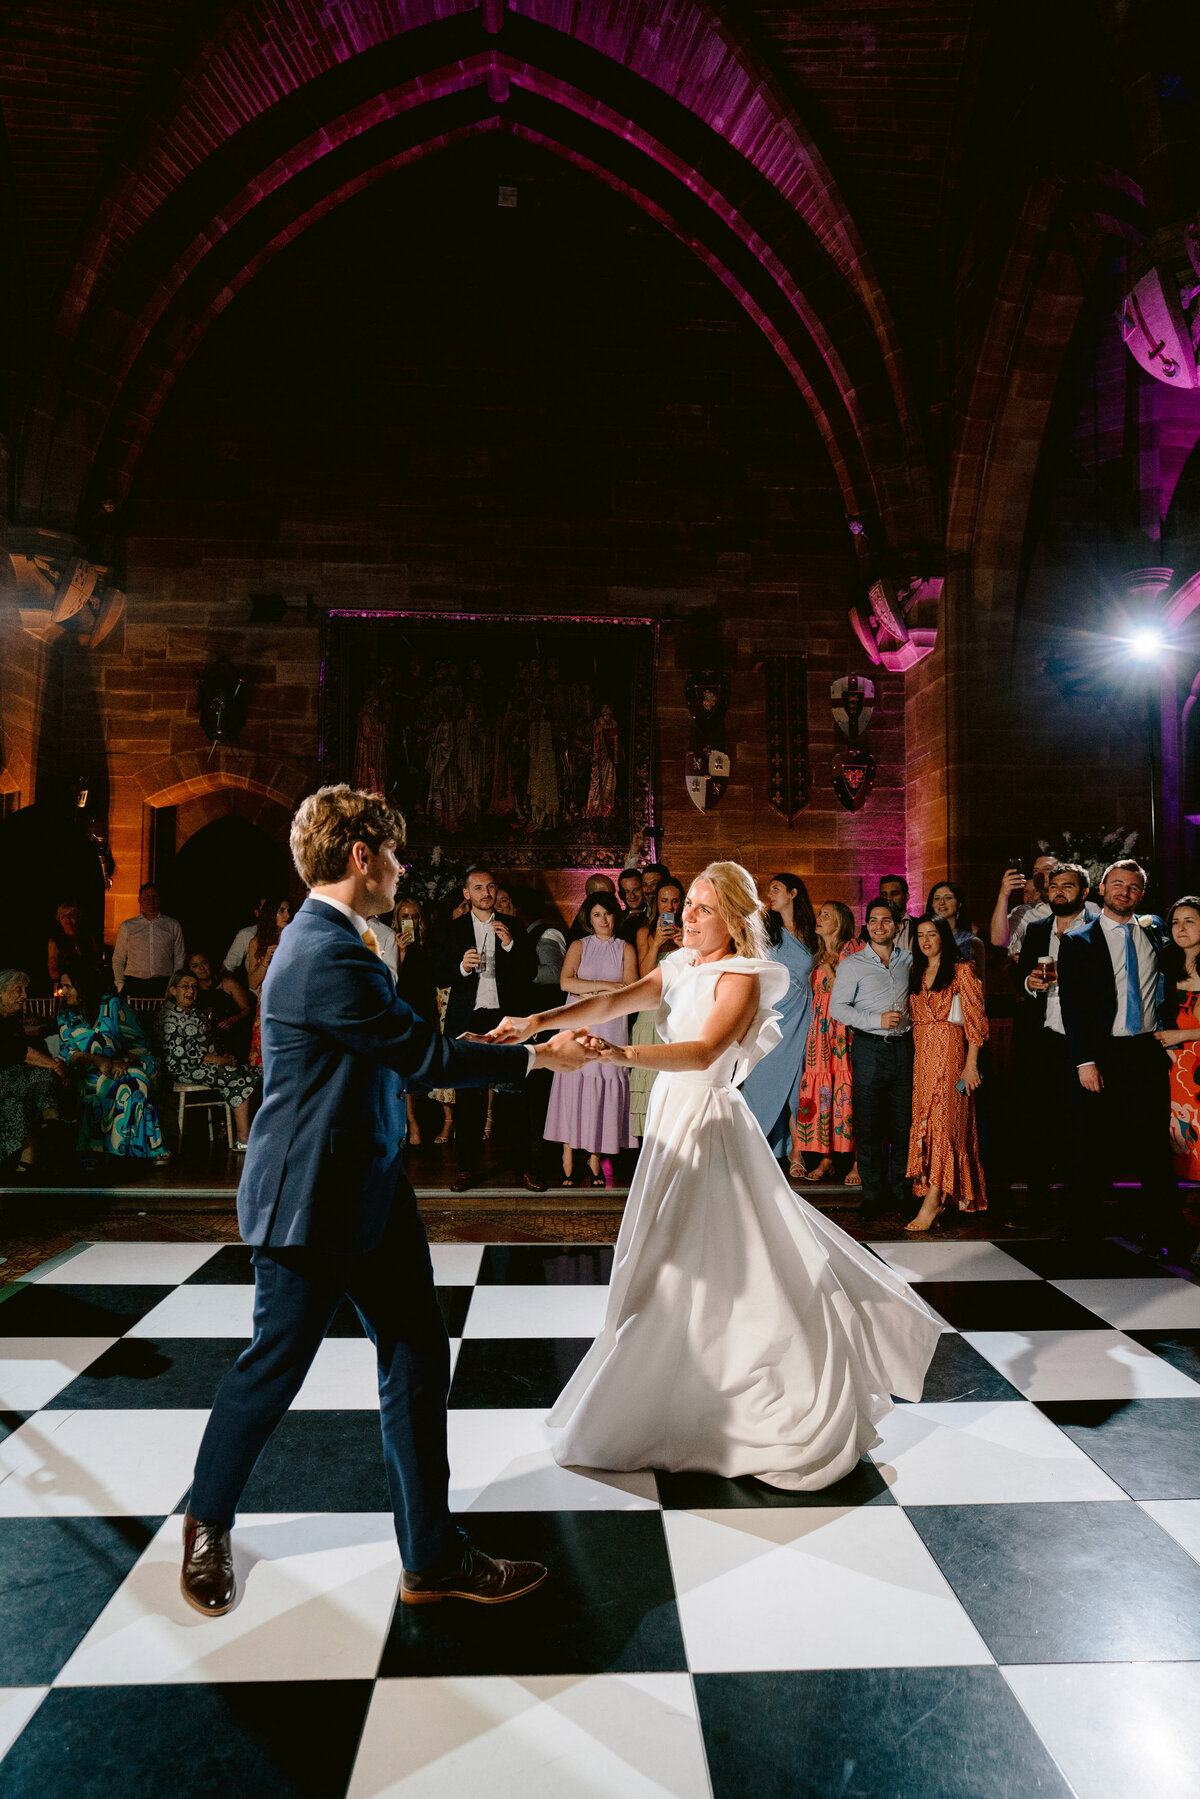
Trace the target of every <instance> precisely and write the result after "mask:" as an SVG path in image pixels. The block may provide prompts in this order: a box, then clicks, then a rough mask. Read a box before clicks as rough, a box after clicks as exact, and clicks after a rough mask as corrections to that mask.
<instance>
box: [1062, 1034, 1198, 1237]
mask: <svg viewBox="0 0 1200 1799" xmlns="http://www.w3.org/2000/svg"><path fill="white" fill-rule="evenodd" d="M1097 1067H1098V1068H1099V1070H1100V1078H1101V1080H1102V1081H1103V1082H1104V1087H1103V1090H1102V1091H1101V1092H1100V1093H1089V1092H1088V1090H1087V1089H1086V1087H1084V1086H1083V1085H1082V1084H1081V1083H1080V1080H1079V1076H1078V1071H1075V1073H1074V1080H1073V1082H1070V1083H1069V1091H1070V1095H1071V1102H1070V1110H1069V1113H1068V1118H1069V1123H1070V1133H1071V1179H1070V1188H1071V1196H1070V1207H1071V1216H1070V1222H1071V1224H1072V1226H1073V1227H1074V1228H1075V1229H1077V1230H1085V1229H1095V1228H1098V1224H1099V1221H1100V1216H1101V1215H1100V1211H1099V1206H1100V1202H1101V1201H1102V1200H1103V1199H1104V1198H1106V1197H1107V1196H1108V1194H1109V1192H1110V1191H1111V1188H1112V1183H1113V1180H1114V1179H1115V1178H1124V1179H1126V1180H1128V1179H1129V1178H1130V1177H1131V1176H1135V1177H1136V1178H1137V1180H1138V1181H1139V1182H1140V1188H1141V1194H1140V1202H1135V1201H1134V1199H1133V1198H1132V1196H1130V1195H1129V1194H1128V1193H1125V1194H1123V1195H1122V1200H1123V1204H1122V1212H1123V1215H1124V1217H1123V1222H1124V1223H1125V1225H1126V1226H1127V1228H1129V1229H1130V1230H1131V1231H1134V1232H1136V1233H1138V1234H1139V1235H1140V1234H1142V1233H1145V1232H1150V1233H1151V1234H1152V1235H1155V1236H1160V1235H1161V1240H1162V1241H1163V1242H1166V1241H1167V1240H1168V1239H1169V1238H1170V1237H1171V1236H1172V1235H1173V1234H1177V1233H1178V1231H1179V1228H1180V1223H1181V1217H1180V1209H1179V1183H1178V1180H1177V1178H1176V1174H1175V1164H1174V1160H1173V1158H1172V1154H1171V1084H1170V1083H1171V1063H1170V1058H1169V1056H1168V1055H1167V1052H1166V1050H1165V1049H1164V1048H1163V1047H1162V1045H1161V1043H1159V1042H1158V1041H1157V1039H1156V1038H1155V1037H1154V1036H1152V1035H1151V1034H1150V1033H1149V1032H1146V1033H1145V1034H1143V1035H1142V1036H1140V1037H1110V1038H1109V1040H1108V1043H1107V1044H1106V1046H1105V1047H1104V1049H1103V1050H1102V1051H1101V1052H1100V1056H1099V1058H1098V1060H1097Z"/></svg>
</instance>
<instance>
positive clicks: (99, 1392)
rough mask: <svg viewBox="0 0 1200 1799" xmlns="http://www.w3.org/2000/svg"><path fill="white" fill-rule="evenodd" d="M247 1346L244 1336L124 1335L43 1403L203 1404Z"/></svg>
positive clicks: (62, 1408) (65, 1406) (63, 1408)
mask: <svg viewBox="0 0 1200 1799" xmlns="http://www.w3.org/2000/svg"><path fill="white" fill-rule="evenodd" d="M245 1347H246V1339H245V1337H234V1338H230V1337H171V1338H162V1339H160V1340H158V1341H152V1340H151V1339H150V1338H149V1337H123V1338H122V1339H121V1341H120V1342H119V1343H114V1344H113V1346H112V1348H111V1349H106V1350H105V1352H104V1354H103V1355H102V1356H99V1357H97V1359H96V1360H95V1361H94V1362H93V1363H92V1365H91V1367H90V1368H88V1369H86V1370H85V1371H84V1373H83V1374H80V1375H78V1376H77V1377H76V1378H75V1379H74V1380H73V1381H72V1382H71V1384H70V1385H69V1386H67V1387H64V1388H63V1390H62V1392H61V1393H57V1394H55V1396H54V1398H53V1399H51V1400H50V1401H49V1402H48V1403H47V1405H46V1406H45V1407H44V1408H43V1409H44V1410H45V1411H47V1412H73V1411H77V1410H79V1409H81V1408H83V1407H90V1408H95V1407H99V1408H102V1409H104V1410H106V1411H125V1410H127V1409H134V1408H136V1407H138V1406H152V1407H153V1408H154V1409H155V1410H156V1411H163V1410H168V1409H172V1408H174V1409H177V1410H191V1409H195V1410H201V1411H202V1410H205V1409H206V1408H207V1407H209V1406H211V1404H212V1402H213V1395H214V1394H215V1393H216V1390H217V1388H218V1387H219V1386H220V1384H221V1382H222V1380H224V1378H225V1376H226V1375H227V1374H228V1372H229V1370H230V1369H231V1368H232V1367H233V1364H234V1363H235V1362H236V1361H237V1359H238V1357H239V1356H240V1355H241V1353H242V1351H243V1350H244V1349H245Z"/></svg>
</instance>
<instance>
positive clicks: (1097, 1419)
mask: <svg viewBox="0 0 1200 1799" xmlns="http://www.w3.org/2000/svg"><path fill="white" fill-rule="evenodd" d="M1038 1410H1039V1411H1042V1412H1044V1413H1045V1414H1046V1416H1047V1418H1050V1419H1052V1420H1053V1422H1054V1423H1055V1424H1057V1425H1058V1428H1059V1429H1060V1430H1062V1431H1065V1432H1066V1434H1067V1436H1068V1437H1070V1438H1071V1440H1072V1442H1074V1443H1078V1445H1079V1447H1080V1449H1082V1450H1083V1451H1084V1452H1085V1453H1086V1454H1087V1455H1090V1456H1091V1458H1092V1460H1093V1461H1094V1462H1095V1463H1097V1465H1098V1466H1099V1467H1101V1468H1103V1470H1104V1472H1105V1473H1106V1474H1108V1475H1111V1476H1112V1478H1113V1480H1115V1481H1116V1482H1117V1484H1118V1486H1121V1487H1124V1489H1125V1491H1126V1492H1127V1493H1128V1494H1129V1496H1130V1498H1131V1499H1200V1392H1197V1394H1196V1397H1195V1399H1109V1400H1092V1399H1071V1400H1054V1401H1043V1402H1042V1404H1041V1405H1040V1406H1039V1407H1038Z"/></svg>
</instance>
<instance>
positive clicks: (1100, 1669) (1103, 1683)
mask: <svg viewBox="0 0 1200 1799" xmlns="http://www.w3.org/2000/svg"><path fill="white" fill-rule="evenodd" d="M1003 1674H1004V1678H1005V1680H1007V1682H1008V1684H1009V1686H1010V1687H1011V1688H1012V1690H1013V1692H1014V1693H1015V1694H1016V1696H1017V1698H1018V1700H1019V1701H1020V1703H1021V1705H1022V1706H1023V1707H1024V1709H1025V1711H1026V1712H1027V1713H1028V1715H1029V1717H1030V1719H1031V1720H1032V1722H1033V1724H1034V1727H1035V1729H1036V1730H1037V1732H1038V1735H1039V1736H1040V1737H1041V1738H1042V1741H1043V1742H1044V1743H1045V1745H1046V1747H1047V1749H1049V1751H1050V1753H1051V1755H1052V1756H1053V1757H1054V1759H1055V1761H1056V1762H1057V1763H1058V1765H1059V1767H1060V1768H1061V1769H1062V1772H1063V1774H1064V1775H1065V1776H1066V1778H1067V1780H1068V1781H1070V1783H1071V1786H1072V1788H1073V1789H1074V1791H1075V1795H1076V1799H1195V1796H1196V1793H1197V1791H1200V1769H1198V1767H1197V1759H1196V1717H1197V1715H1198V1713H1200V1662H1120V1663H1105V1662H1087V1663H1082V1664H1072V1663H1059V1664H1056V1665H1053V1666H1028V1667H1019V1668H1005V1669H1004V1670H1003Z"/></svg>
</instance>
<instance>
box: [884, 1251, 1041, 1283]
mask: <svg viewBox="0 0 1200 1799" xmlns="http://www.w3.org/2000/svg"><path fill="white" fill-rule="evenodd" d="M867 1248H868V1249H873V1250H874V1251H875V1254H876V1255H877V1256H882V1258H883V1260H884V1261H885V1262H886V1263H887V1265H888V1267H889V1268H892V1269H894V1270H895V1272H896V1273H897V1274H899V1275H903V1277H904V1279H905V1280H907V1281H1036V1280H1037V1279H1038V1278H1039V1277H1038V1275H1036V1274H1035V1273H1034V1272H1033V1269H1032V1268H1026V1267H1024V1266H1023V1265H1022V1264H1021V1263H1020V1262H1018V1261H1017V1260H1016V1259H1015V1258H1014V1257H1013V1256H1010V1255H1006V1254H1005V1252H1004V1250H1002V1249H1000V1248H999V1247H998V1246H997V1245H996V1244H995V1243H869V1244H868V1245H867Z"/></svg>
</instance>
